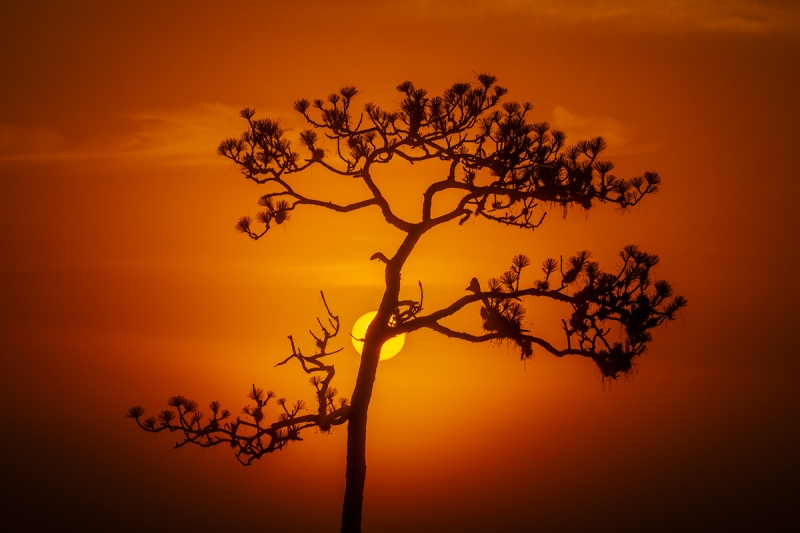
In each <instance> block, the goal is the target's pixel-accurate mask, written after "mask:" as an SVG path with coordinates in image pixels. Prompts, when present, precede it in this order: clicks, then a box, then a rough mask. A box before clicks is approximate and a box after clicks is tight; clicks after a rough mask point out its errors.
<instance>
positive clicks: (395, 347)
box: [351, 311, 406, 361]
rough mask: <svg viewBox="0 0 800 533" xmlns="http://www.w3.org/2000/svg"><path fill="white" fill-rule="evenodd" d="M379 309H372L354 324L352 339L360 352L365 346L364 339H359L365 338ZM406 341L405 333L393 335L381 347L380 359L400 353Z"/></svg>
mask: <svg viewBox="0 0 800 533" xmlns="http://www.w3.org/2000/svg"><path fill="white" fill-rule="evenodd" d="M377 314H378V312H377V311H371V312H369V313H367V314H365V315H363V316H362V317H361V318H359V319H358V320H356V323H355V324H353V332H352V337H351V340H352V341H353V347H354V348H355V349H356V351H357V352H358V353H361V349H362V348H363V347H364V341H363V340H358V339H363V338H364V336H365V335H366V334H367V328H368V327H369V325H370V323H372V319H374V318H375V315H377ZM405 342H406V335H405V333H403V334H402V335H398V336H396V337H392V338H391V339H389V340H388V341H386V342H385V343H384V344H383V347H382V348H381V355H380V357H379V360H381V361H386V360H387V359H391V358H392V357H394V356H395V355H397V354H398V353H400V350H402V349H403V344H405Z"/></svg>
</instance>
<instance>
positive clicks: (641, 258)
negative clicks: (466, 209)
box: [395, 246, 687, 378]
mask: <svg viewBox="0 0 800 533" xmlns="http://www.w3.org/2000/svg"><path fill="white" fill-rule="evenodd" d="M619 256H620V258H621V259H622V265H621V266H620V267H619V271H618V272H617V273H614V274H612V273H606V272H603V271H602V270H601V269H600V266H599V265H598V264H597V263H596V262H594V261H589V258H590V254H589V252H586V251H583V252H579V253H577V254H576V255H574V256H572V257H570V258H569V259H568V260H567V261H566V262H565V261H563V259H562V260H561V261H556V260H555V259H547V260H545V261H544V262H543V263H542V272H543V273H544V276H543V278H541V279H538V280H535V281H534V282H533V283H532V287H529V288H521V287H520V279H521V274H522V270H523V269H524V268H525V267H527V266H529V265H530V260H529V259H528V258H527V257H526V256H524V255H518V256H516V257H514V260H513V262H512V265H511V268H510V269H509V270H507V271H506V272H505V273H504V274H503V275H502V276H501V277H500V278H492V279H490V280H489V291H488V292H483V291H482V290H481V287H480V283H479V282H478V280H477V279H476V278H473V280H472V281H471V283H470V285H469V287H467V290H469V291H470V292H472V293H473V294H471V295H468V296H464V297H462V298H460V299H458V300H457V301H455V302H454V303H453V304H451V305H450V306H448V307H446V308H444V309H441V310H439V311H435V312H433V313H431V314H429V315H426V316H421V317H417V318H414V319H413V320H410V321H407V322H405V323H403V324H401V325H398V326H397V327H396V328H395V329H396V333H397V334H400V333H410V332H412V331H415V330H417V329H420V328H428V329H431V330H433V331H437V332H439V333H442V334H444V335H447V336H448V337H453V338H458V339H462V340H466V341H469V342H486V341H493V340H494V341H496V340H508V341H512V342H514V343H516V344H517V345H518V346H519V348H520V351H521V355H522V358H523V359H524V358H528V357H531V356H532V355H533V346H534V345H536V346H539V347H541V348H544V349H545V350H546V351H547V352H549V353H551V354H553V355H555V356H557V357H563V356H565V355H580V356H583V357H588V358H591V359H592V360H593V361H594V362H595V363H596V364H597V366H598V367H599V368H600V371H601V372H602V374H603V376H604V377H609V378H616V377H617V376H618V374H620V373H627V372H629V371H630V370H631V368H632V360H633V358H634V357H636V356H637V355H641V354H642V353H644V352H645V350H646V349H647V344H648V343H649V342H650V341H651V340H652V334H651V333H650V331H651V330H652V329H653V328H655V327H657V326H658V325H660V324H662V323H663V322H664V321H666V320H673V319H674V318H675V315H676V313H677V312H678V311H679V310H680V309H681V308H683V307H685V306H686V303H687V302H686V299H685V298H683V297H682V296H675V297H672V287H671V286H670V285H669V283H667V282H666V281H664V280H655V281H653V279H652V278H651V275H650V270H651V269H652V268H653V267H655V266H656V265H657V264H658V257H657V256H656V255H653V254H648V253H646V252H642V251H640V250H639V249H638V248H637V247H635V246H626V247H625V248H624V249H623V250H622V251H621V252H620V254H619ZM565 266H566V271H565ZM556 272H558V274H559V276H560V280H559V282H558V284H554V283H553V282H552V281H551V277H552V276H553V274H555V273H556ZM526 297H528V298H531V297H533V298H547V299H551V300H556V301H560V302H562V303H565V304H568V305H569V306H571V308H572V312H571V316H570V318H569V320H562V323H563V327H564V331H565V333H566V348H556V347H555V346H553V344H551V343H550V342H548V341H546V340H544V339H542V338H540V337H537V336H534V335H532V334H531V333H530V332H529V331H528V330H527V329H525V328H524V327H523V319H524V317H525V308H524V306H523V304H522V302H523V298H526ZM474 302H481V304H482V307H481V309H480V316H481V320H482V326H483V329H484V331H486V332H487V333H484V334H482V335H475V334H471V333H467V332H462V331H456V330H453V329H451V328H449V327H447V326H444V325H442V324H441V323H440V322H439V321H440V320H442V319H444V318H447V317H449V316H452V315H453V314H455V313H456V312H457V311H459V310H461V309H462V308H464V307H465V306H466V305H468V304H470V303H474ZM614 324H616V326H617V327H616V328H614V327H611V326H612V325H614ZM614 331H616V332H617V334H618V336H619V340H617V341H614V340H609V336H610V335H611V334H612V333H613V332H614Z"/></svg>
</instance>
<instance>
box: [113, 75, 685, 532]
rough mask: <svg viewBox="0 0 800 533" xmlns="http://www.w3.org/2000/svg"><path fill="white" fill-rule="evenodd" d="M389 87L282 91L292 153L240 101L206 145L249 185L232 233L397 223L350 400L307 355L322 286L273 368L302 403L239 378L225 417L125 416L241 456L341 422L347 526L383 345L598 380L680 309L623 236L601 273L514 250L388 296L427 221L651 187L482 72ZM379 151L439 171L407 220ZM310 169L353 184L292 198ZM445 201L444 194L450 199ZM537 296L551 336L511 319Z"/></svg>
mask: <svg viewBox="0 0 800 533" xmlns="http://www.w3.org/2000/svg"><path fill="white" fill-rule="evenodd" d="M397 90H398V91H399V92H400V93H401V95H402V96H401V98H402V100H401V102H400V103H399V105H398V106H397V108H395V109H392V110H386V109H384V108H382V107H379V106H378V105H376V104H374V103H372V102H367V103H366V104H364V105H363V106H362V107H361V108H360V110H356V109H357V108H356V107H355V104H354V102H355V99H356V97H357V96H358V94H359V91H358V90H357V89H356V88H355V87H350V86H348V87H344V88H342V89H341V90H339V91H338V92H337V93H332V94H330V95H329V96H328V97H327V99H325V100H322V99H316V100H313V101H309V100H307V99H300V100H297V101H296V102H295V103H294V109H295V111H297V112H298V113H300V114H301V115H302V116H303V118H304V119H305V121H306V122H307V124H308V126H309V128H308V129H306V130H303V131H301V132H300V133H299V143H298V144H299V148H298V149H296V148H295V147H294V146H293V144H292V142H291V141H290V140H289V138H288V137H287V132H286V130H284V128H283V127H282V126H281V123H280V121H278V120H274V119H270V118H256V112H255V110H253V109H250V108H245V109H243V110H242V111H241V113H240V115H241V117H242V118H243V119H244V120H245V121H246V122H247V126H246V127H245V130H244V131H243V133H242V134H241V135H240V136H238V137H234V138H229V139H226V140H224V141H222V142H221V143H220V145H219V147H218V149H217V152H218V153H219V154H220V155H221V156H223V157H225V158H227V159H229V160H231V161H232V162H233V163H234V164H235V165H236V167H237V168H238V169H239V171H240V172H241V174H242V175H243V176H244V177H245V178H246V179H248V180H251V181H253V182H255V183H257V184H259V185H262V186H265V190H266V192H265V194H263V195H262V196H261V197H260V198H259V200H258V204H259V206H260V207H261V209H260V210H259V212H258V213H256V215H255V219H254V218H253V217H251V216H244V217H242V218H240V219H239V220H238V222H237V223H236V225H235V227H236V230H237V231H239V232H241V233H243V234H245V235H247V236H249V237H250V238H252V239H254V240H258V239H261V238H262V237H264V236H265V235H266V234H267V233H268V231H269V230H270V229H271V228H274V227H275V226H278V225H281V224H285V223H286V222H287V221H289V220H290V217H291V216H292V215H293V214H294V213H295V211H297V210H298V209H299V208H301V207H303V206H308V207H316V208H324V209H328V210H332V211H336V212H342V213H348V212H353V211H357V210H362V209H375V208H377V209H378V210H379V211H380V214H381V216H382V218H383V220H385V222H386V223H387V224H389V225H391V226H392V227H394V228H396V229H397V230H399V231H400V232H401V233H402V234H403V239H402V242H401V244H400V245H399V247H398V248H397V249H396V250H395V251H394V252H393V253H391V254H390V255H387V254H384V253H383V252H382V251H376V253H375V254H373V256H372V257H371V259H373V260H378V261H381V262H382V263H384V264H385V290H384V292H383V295H382V296H381V298H380V305H379V308H378V313H377V316H376V318H375V319H374V320H373V322H372V324H371V325H370V327H369V329H368V330H367V334H366V336H365V339H364V349H363V351H362V358H361V365H360V367H359V373H358V378H357V381H356V385H355V388H354V390H353V394H352V397H351V399H350V400H348V399H345V398H339V397H338V391H337V389H336V388H335V387H334V386H333V385H332V383H331V382H332V379H333V377H334V374H335V370H334V366H333V364H329V363H327V362H326V361H325V360H323V358H324V357H327V356H328V355H331V354H333V353H336V352H337V351H339V350H331V349H330V348H329V343H330V341H331V340H332V339H333V338H334V337H336V335H337V334H338V333H339V330H340V322H339V317H338V316H336V315H334V314H333V312H332V311H331V308H330V307H328V303H327V301H325V300H324V295H323V301H325V308H326V312H327V315H328V316H327V317H326V320H325V321H322V320H318V326H319V328H318V332H317V333H314V332H312V336H313V339H314V352H313V355H305V354H303V352H302V351H301V350H300V348H299V347H298V346H296V344H295V341H294V339H293V338H292V337H289V339H290V344H291V354H290V355H289V356H288V357H287V358H286V359H284V360H283V361H281V362H279V363H278V364H279V365H283V364H285V363H287V362H289V361H290V360H294V359H296V360H297V361H298V363H299V364H300V366H301V367H302V369H303V370H304V371H305V372H306V373H307V374H309V375H310V376H311V378H310V384H311V386H312V387H313V388H314V391H315V400H314V404H313V407H308V406H307V405H306V404H305V402H303V401H297V402H295V403H294V404H289V403H287V401H286V400H285V399H284V398H278V399H277V400H275V404H276V405H277V406H278V416H277V420H276V421H274V422H271V423H268V422H267V421H266V419H265V415H264V410H265V408H266V407H267V404H268V403H269V402H270V400H272V399H273V398H275V394H274V393H273V392H271V391H267V392H265V391H264V390H262V389H260V388H258V387H256V386H255V385H253V386H252V388H251V390H250V392H249V394H248V397H249V398H250V400H251V401H252V402H253V404H251V405H248V406H247V407H245V408H244V409H243V411H242V414H241V415H239V416H237V417H236V418H235V420H231V419H232V418H233V417H232V415H231V414H230V412H229V411H227V410H223V409H222V408H221V406H220V405H219V403H218V402H212V403H211V404H210V406H209V408H210V410H211V416H210V417H207V418H206V417H204V415H203V414H202V413H201V412H200V411H199V410H198V408H197V403H196V402H194V401H192V400H188V399H186V398H184V397H183V396H174V397H172V398H171V399H170V400H169V405H170V407H173V408H174V409H175V410H176V411H172V410H165V411H162V412H161V413H160V414H159V415H158V417H150V418H146V419H144V410H143V409H142V408H141V407H133V408H131V409H130V410H129V413H128V416H130V417H132V418H134V419H135V420H136V421H137V423H138V424H139V425H140V426H141V427H142V428H143V429H145V430H147V431H151V432H160V431H164V430H168V431H178V432H180V433H181V434H182V435H183V440H182V441H180V442H179V443H178V444H177V446H183V445H185V444H189V443H190V444H197V445H200V446H216V445H219V444H227V445H229V446H230V447H231V448H233V449H234V451H235V453H236V456H237V458H238V459H239V460H240V461H241V462H242V463H243V464H246V465H247V464H251V463H252V462H253V461H254V460H255V459H258V458H260V457H262V456H263V455H264V454H265V453H270V452H273V451H276V450H280V449H282V448H283V447H285V446H286V445H287V444H288V443H289V442H290V441H294V440H302V439H301V437H300V433H301V431H303V430H305V429H308V428H312V427H315V428H318V429H319V430H322V431H328V430H330V428H331V427H333V426H336V425H340V424H344V423H345V422H347V423H348V456H347V486H346V488H345V503H344V507H343V520H342V524H343V525H342V531H360V517H361V503H362V499H363V488H364V479H365V476H366V463H365V458H364V455H365V451H364V450H365V442H366V414H367V409H368V406H369V401H370V398H371V395H372V387H373V384H374V381H375V375H376V372H377V363H378V355H379V353H380V348H381V346H382V345H383V343H384V342H386V340H388V339H390V338H392V337H394V336H396V335H400V334H408V333H413V332H415V331H417V330H420V329H422V328H427V329H430V330H433V331H436V332H438V333H441V334H443V335H446V336H448V337H453V338H456V339H461V340H465V341H470V342H486V341H500V342H503V341H505V342H509V343H511V344H513V345H515V346H516V347H517V348H518V349H519V353H520V356H521V358H523V359H527V358H530V357H532V356H533V354H534V352H535V351H544V352H548V353H550V354H552V355H554V356H557V357H563V356H567V355H574V356H580V357H585V358H587V359H590V360H591V361H593V362H594V364H595V365H596V366H597V368H598V369H599V371H600V373H601V374H602V376H603V377H604V378H609V379H615V378H617V377H618V376H620V375H623V374H627V373H629V372H631V370H632V368H633V362H634V359H635V358H636V357H637V356H640V355H641V354H643V353H644V352H645V351H646V349H647V346H648V344H649V343H650V342H651V341H652V338H653V337H652V334H651V331H652V330H653V329H654V328H656V327H657V326H658V325H660V324H662V323H663V322H664V321H667V320H673V319H674V318H675V316H676V314H677V313H678V312H679V310H680V309H681V308H683V307H684V306H685V305H686V299H685V298H683V297H681V296H674V295H673V289H672V287H671V286H670V284H669V283H667V282H666V281H665V280H661V279H657V278H655V277H654V276H653V269H654V268H655V267H656V266H657V264H658V262H659V258H658V257H657V256H656V255H653V254H651V253H647V252H644V251H642V250H640V249H639V248H637V247H636V246H634V245H629V246H626V247H625V248H624V249H623V250H622V251H621V252H620V253H619V258H620V260H619V263H618V265H616V266H615V267H614V268H613V269H612V270H607V269H603V268H601V266H600V265H599V263H597V262H596V261H593V260H592V257H591V254H590V253H589V252H588V251H585V250H584V251H578V252H577V253H575V254H573V255H570V256H568V257H567V258H566V259H565V258H564V257H563V256H559V258H558V259H556V258H548V259H545V260H544V261H543V262H542V264H541V267H540V269H539V271H538V272H536V273H535V274H531V270H535V268H534V267H532V265H531V260H530V259H529V257H527V256H526V255H523V254H519V255H516V256H515V257H513V258H512V259H511V265H510V267H509V268H508V270H506V271H505V272H503V273H501V274H500V275H498V276H496V277H492V278H489V279H488V280H487V281H486V282H485V283H481V282H480V281H479V279H478V278H477V277H475V278H473V279H472V280H471V281H469V282H468V286H467V287H466V289H465V292H466V294H462V295H460V296H457V297H454V298H453V299H452V300H451V303H450V304H449V305H447V306H445V307H442V308H440V309H435V310H429V309H426V308H425V307H424V305H423V290H422V283H421V282H420V283H419V294H420V296H419V299H418V300H416V299H408V298H406V299H401V297H400V292H401V272H402V269H403V266H404V264H405V262H406V260H407V259H408V257H409V256H410V254H411V253H412V252H413V250H414V247H415V245H416V244H417V243H418V242H419V240H420V239H421V238H422V237H423V236H424V235H425V234H426V232H428V231H430V230H432V229H433V228H436V227H438V226H441V225H444V224H448V223H456V222H457V224H458V225H463V224H464V223H465V222H466V221H467V220H469V219H470V218H472V217H477V218H479V219H484V220H488V221H490V222H496V223H499V224H501V225H506V226H512V227H516V228H521V229H526V230H535V229H536V228H538V227H539V226H540V225H541V224H542V223H543V221H544V219H545V217H546V214H547V212H548V210H552V209H557V210H560V211H562V212H563V213H564V214H567V213H568V212H569V211H570V210H571V209H572V208H580V209H586V210H589V209H592V208H594V207H597V206H598V205H601V204H612V205H613V206H615V207H616V208H618V209H622V210H627V209H629V208H630V207H632V206H635V205H637V204H638V203H639V202H640V201H641V200H642V199H643V198H644V197H645V196H647V195H650V194H654V193H656V192H657V191H658V189H659V185H660V183H661V179H660V177H659V175H658V174H657V173H655V172H644V173H643V174H641V175H640V176H635V177H633V178H630V179H623V178H618V177H617V176H615V175H614V174H613V173H612V170H613V169H614V165H613V163H611V162H609V161H606V160H603V159H601V157H600V156H601V154H602V153H603V152H604V150H605V149H606V142H605V140H604V139H603V138H602V137H595V138H592V139H588V140H582V141H579V142H577V143H575V144H567V136H566V134H565V133H564V132H561V131H559V130H555V129H552V128H551V127H550V125H549V124H548V123H546V122H530V121H529V114H530V112H531V109H532V106H531V105H530V104H529V103H527V102H524V103H518V102H514V101H505V102H503V101H502V99H503V97H504V96H505V95H506V93H507V90H506V89H505V88H504V87H501V86H500V85H498V84H497V79H496V78H495V77H494V76H491V75H489V74H480V75H478V76H477V78H476V79H475V80H474V81H473V82H471V83H455V84H453V85H452V86H451V87H450V88H449V89H447V90H445V91H444V92H443V93H442V94H441V95H440V96H429V95H428V92H427V91H426V90H424V89H421V88H417V87H416V86H415V85H414V84H413V83H411V82H408V81H406V82H404V83H401V84H400V85H399V86H398V87H397ZM318 132H319V133H321V134H322V135H321V136H320V135H319V134H318ZM395 160H402V161H406V162H409V163H414V164H417V163H422V162H425V161H440V162H444V163H446V167H447V171H446V172H445V173H444V174H443V175H441V176H440V177H439V178H437V179H434V180H431V182H430V183H428V184H427V187H426V188H425V191H424V193H423V195H422V202H421V205H420V206H419V207H420V209H419V212H418V218H416V219H414V220H410V219H408V218H403V217H401V216H399V215H398V214H397V212H396V211H395V209H394V208H393V206H392V205H391V202H390V201H389V200H388V199H387V197H386V196H385V195H384V193H383V191H382V190H381V188H380V187H379V186H378V184H377V182H376V180H375V179H374V173H375V171H376V169H378V168H379V167H380V166H382V165H387V164H390V163H392V162H393V161H395ZM314 166H317V167H322V168H324V169H326V170H328V171H329V172H331V173H333V175H335V176H340V177H342V178H348V179H357V180H360V182H361V183H363V186H364V187H363V193H362V194H363V197H362V198H360V199H358V200H356V201H353V202H351V203H336V202H332V201H327V200H323V199H322V198H320V197H314V196H311V195H309V194H301V193H300V192H298V189H297V187H296V184H295V182H294V179H295V175H300V174H302V173H303V172H304V171H306V170H307V169H310V168H311V167H314ZM443 193H448V196H447V200H446V201H445V200H441V201H440V198H442V197H443V196H444V195H443ZM453 197H456V198H457V199H456V200H455V201H453ZM435 201H436V202H438V203H437V210H436V213H434V209H433V205H434V202H435ZM441 205H445V207H444V208H443V209H442V207H441ZM380 245H381V243H376V246H380ZM465 282H466V280H465ZM541 300H549V301H554V302H558V303H560V304H562V305H563V306H564V309H565V317H564V318H563V319H562V325H563V337H562V338H561V340H557V339H546V338H544V336H543V334H542V333H541V332H538V331H534V330H532V329H531V327H532V326H531V325H530V324H528V323H527V322H526V321H525V315H526V306H530V305H535V302H537V301H541ZM473 304H474V307H477V313H475V315H474V316H475V317H476V319H478V320H479V322H478V323H477V325H478V327H477V328H475V329H478V328H479V332H477V333H476V332H475V330H472V331H461V330H456V329H453V328H452V327H451V326H448V325H446V324H445V323H444V322H443V321H444V320H445V319H447V318H448V317H451V316H452V315H454V314H455V313H457V312H459V311H461V310H462V309H466V308H467V307H468V306H471V305H473ZM176 412H177V415H176Z"/></svg>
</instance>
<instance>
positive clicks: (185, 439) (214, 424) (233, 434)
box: [127, 293, 349, 466]
mask: <svg viewBox="0 0 800 533" xmlns="http://www.w3.org/2000/svg"><path fill="white" fill-rule="evenodd" d="M320 294H321V296H322V301H323V303H324V305H325V310H326V311H327V313H328V318H327V324H324V323H323V322H322V321H321V320H320V319H317V323H318V325H319V328H320V333H319V334H315V333H314V332H313V331H311V332H310V333H311V336H312V337H313V338H314V341H315V352H314V355H310V356H307V355H303V353H302V351H301V350H300V349H299V348H297V347H296V346H295V343H294V339H293V338H292V337H291V336H289V342H290V344H291V347H292V354H291V355H290V356H289V357H287V358H286V359H284V360H283V361H281V362H280V363H278V364H277V365H275V366H281V365H284V364H286V363H287V362H289V361H290V360H292V359H297V360H298V361H299V362H300V366H301V367H302V368H303V370H304V371H305V372H306V374H310V375H311V379H310V380H309V383H310V384H311V385H312V386H313V387H314V389H315V391H316V410H315V412H308V414H302V413H305V412H307V411H309V410H308V409H307V408H306V402H305V401H303V400H297V401H296V402H294V403H293V404H289V403H287V401H286V398H278V399H276V400H275V402H274V403H275V404H276V405H277V406H278V408H279V413H278V416H277V420H276V421H275V422H273V423H271V424H266V423H265V421H264V420H265V413H264V411H265V409H266V408H267V405H268V404H269V402H270V400H272V399H273V398H275V393H274V392H272V391H271V390H270V391H266V392H265V391H264V389H261V388H258V387H256V386H255V385H253V386H252V387H251V389H250V391H249V392H248V394H247V397H248V398H250V400H252V401H253V402H254V403H253V404H251V405H247V406H245V407H244V408H243V409H242V415H240V416H237V417H236V420H234V421H228V420H230V418H231V413H230V411H228V410H227V409H222V407H221V405H220V403H219V402H217V401H213V402H211V404H209V409H210V410H211V417H210V418H207V417H206V416H205V414H204V413H203V412H202V411H199V410H198V405H197V402H195V401H194V400H190V399H188V398H185V397H183V396H173V397H172V398H170V399H169V401H168V402H167V404H168V405H169V406H170V407H173V408H175V411H172V410H170V409H167V410H164V411H161V412H160V413H159V414H158V417H153V416H151V417H149V418H146V419H144V420H143V417H144V413H145V410H144V408H143V407H140V406H135V407H131V408H130V409H128V414H127V416H128V417H130V418H133V419H135V420H136V423H137V424H139V427H141V428H142V429H144V430H145V431H149V432H151V433H159V432H161V431H165V430H166V431H170V432H178V433H180V434H182V440H181V441H179V442H177V443H176V444H175V447H176V448H180V447H182V446H185V445H187V444H195V445H198V446H201V447H203V448H209V447H211V446H217V445H220V444H228V445H229V446H230V447H231V448H233V449H234V450H235V454H236V458H237V459H238V460H239V462H240V463H242V464H243V465H245V466H247V465H250V464H251V463H252V462H253V461H254V460H256V459H259V458H261V456H262V455H264V454H266V453H271V452H274V451H277V450H282V449H283V448H284V447H285V446H286V445H287V444H289V442H291V441H300V440H303V439H302V437H300V432H301V431H303V430H305V429H308V428H312V427H316V428H319V430H320V431H326V432H327V431H330V429H331V427H332V426H338V425H341V424H343V423H345V422H346V421H347V417H348V412H349V404H348V401H347V399H346V398H337V396H338V394H339V393H338V391H337V390H336V387H333V386H331V380H333V376H334V374H335V370H334V367H333V365H328V364H325V363H324V362H323V361H322V358H323V357H325V356H328V355H332V354H335V353H337V352H340V351H341V348H340V349H338V350H333V351H329V348H328V343H329V341H330V340H331V339H333V338H334V337H336V336H337V335H338V334H339V317H338V316H335V315H334V314H333V313H332V312H331V310H330V308H329V307H328V302H327V301H326V300H325V295H324V294H322V293H320ZM204 419H206V421H204Z"/></svg>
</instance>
